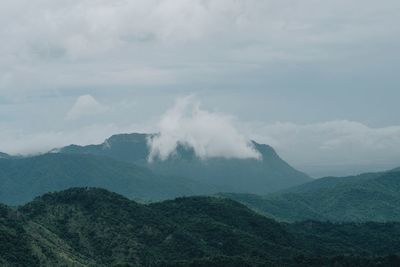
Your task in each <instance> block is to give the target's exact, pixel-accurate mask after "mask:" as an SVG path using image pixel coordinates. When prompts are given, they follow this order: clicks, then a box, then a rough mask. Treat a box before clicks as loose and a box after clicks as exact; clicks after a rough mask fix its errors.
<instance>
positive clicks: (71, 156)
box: [0, 134, 310, 205]
mask: <svg viewBox="0 0 400 267" xmlns="http://www.w3.org/2000/svg"><path fill="white" fill-rule="evenodd" d="M149 136H150V135H146V134H122V135H115V136H112V137H110V138H109V139H107V140H106V141H105V142H104V143H103V144H101V145H89V146H76V145H71V146H67V147H64V148H61V149H54V150H52V151H50V152H49V153H47V154H44V155H38V156H32V157H9V156H8V157H3V158H0V202H2V203H5V204H8V205H20V204H23V203H26V202H28V201H30V200H32V199H33V198H34V197H35V196H38V195H41V194H44V193H46V192H52V191H58V190H63V189H67V188H70V187H80V186H92V187H102V188H105V189H108V190H111V191H113V192H116V193H119V194H122V195H124V196H126V197H129V198H131V199H142V200H144V201H156V200H163V199H169V198H174V197H178V196H190V195H206V194H215V193H217V192H240V193H256V194H266V193H268V192H274V191H277V190H280V189H283V188H288V187H290V186H293V185H298V184H301V183H303V182H305V181H310V178H309V177H308V176H307V175H305V174H304V173H301V172H299V171H297V170H295V169H293V168H292V167H291V166H290V165H288V164H287V163H286V162H284V161H283V160H282V159H280V158H279V156H278V155H277V154H276V153H275V151H274V150H273V149H272V148H271V147H269V146H267V145H260V144H257V143H254V146H255V148H256V149H257V150H258V151H259V152H260V153H261V154H262V156H263V159H262V160H252V159H244V160H240V159H223V158H213V159H207V160H201V159H199V158H197V157H196V156H195V154H194V152H193V151H192V150H191V149H190V148H186V147H183V146H180V147H178V152H177V153H176V154H175V155H174V156H173V157H171V158H169V159H168V160H166V161H155V162H152V163H149V162H148V160H147V158H148V154H149V148H148V145H147V138H148V137H149Z"/></svg>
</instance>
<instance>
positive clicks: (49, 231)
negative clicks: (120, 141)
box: [0, 188, 400, 267]
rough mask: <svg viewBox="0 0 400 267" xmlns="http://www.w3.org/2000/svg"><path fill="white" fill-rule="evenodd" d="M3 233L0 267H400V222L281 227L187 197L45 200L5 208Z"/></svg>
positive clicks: (242, 210)
mask: <svg viewBox="0 0 400 267" xmlns="http://www.w3.org/2000/svg"><path fill="white" fill-rule="evenodd" d="M0 233H1V234H0V248H1V249H0V264H1V265H4V266H288V267H291V266H321V265H323V266H325V265H326V266H376V265H374V264H376V263H380V264H384V265H382V266H396V264H398V263H399V262H400V258H399V257H397V256H395V255H393V256H388V255H390V254H392V253H396V252H397V251H398V244H399V242H400V224H396V223H388V224H383V223H368V224H332V223H320V222H312V221H308V222H304V223H298V224H285V223H278V222H275V221H274V220H271V219H268V218H265V217H263V216H261V215H258V214H256V213H254V212H253V211H251V210H250V209H248V208H246V207H245V206H244V205H242V204H239V203H237V202H235V201H232V200H229V199H223V198H211V197H189V198H178V199H175V200H170V201H165V202H160V203H153V204H150V205H143V204H139V203H136V202H134V201H131V200H128V199H127V198H125V197H123V196H121V195H118V194H115V193H111V192H108V191H106V190H103V189H95V188H73V189H68V190H65V191H62V192H58V193H50V194H45V195H43V196H41V197H38V198H36V199H35V200H34V201H32V202H30V203H28V204H26V205H24V206H22V207H20V208H18V209H17V210H12V209H10V208H9V207H6V206H0ZM316 242H317V243H318V246H316V245H315V244H316ZM337 255H346V256H341V257H336V256H337ZM367 264H368V265H367ZM388 264H391V265H388Z"/></svg>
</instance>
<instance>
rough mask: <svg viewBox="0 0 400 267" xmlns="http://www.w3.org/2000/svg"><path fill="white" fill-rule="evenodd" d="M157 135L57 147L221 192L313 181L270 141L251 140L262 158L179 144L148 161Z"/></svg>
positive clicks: (266, 189)
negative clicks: (212, 153) (206, 152)
mask: <svg viewBox="0 0 400 267" xmlns="http://www.w3.org/2000/svg"><path fill="white" fill-rule="evenodd" d="M155 136H156V135H150V134H137V133H133V134H122V135H114V136H112V137H110V138H108V139H107V140H106V141H105V142H104V143H102V144H99V145H89V146H76V145H70V146H67V147H64V148H61V149H57V150H56V152H58V153H66V154H93V155H99V156H107V157H110V158H113V159H116V160H120V161H126V162H134V163H136V164H139V165H141V166H144V167H147V168H149V169H151V170H153V171H154V172H155V173H158V174H162V175H170V176H181V177H186V178H189V179H191V180H195V181H199V182H202V183H206V184H209V185H212V186H214V187H217V189H218V190H219V191H221V192H241V193H256V194H266V193H269V192H274V191H278V190H281V189H284V188H288V187H291V186H295V185H299V184H301V183H304V182H307V181H311V178H309V177H308V176H307V175H306V174H304V173H302V172H300V171H297V170H296V169H294V168H293V167H291V166H290V165H289V164H288V163H286V162H285V161H283V160H282V159H281V158H280V157H279V156H278V155H277V153H276V152H275V151H274V149H273V148H272V147H270V146H268V145H263V144H258V143H256V142H254V141H253V142H251V145H252V147H253V149H254V150H255V151H256V152H257V153H259V155H260V158H259V159H258V158H244V159H241V158H224V157H209V158H204V159H202V158H199V157H198V156H197V155H196V153H195V151H194V149H193V148H192V147H190V146H187V145H185V144H178V146H177V148H176V151H175V152H174V153H173V154H171V155H170V156H169V157H168V158H166V159H165V160H162V159H158V158H155V159H154V160H152V161H151V162H150V161H149V155H150V148H149V145H148V142H149V140H151V138H154V137H155Z"/></svg>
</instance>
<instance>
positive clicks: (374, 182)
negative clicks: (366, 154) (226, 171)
mask: <svg viewBox="0 0 400 267" xmlns="http://www.w3.org/2000/svg"><path fill="white" fill-rule="evenodd" d="M399 192H400V172H399V171H397V170H392V171H389V172H385V173H368V174H363V175H359V176H352V177H342V178H334V177H328V178H322V179H319V180H316V181H313V182H310V183H307V184H304V185H301V186H298V187H294V188H291V189H289V190H286V191H283V192H280V193H275V194H270V195H267V196H257V195H250V194H224V196H225V197H229V198H232V199H235V200H237V201H240V202H242V203H244V204H246V205H248V206H249V207H251V208H253V209H254V210H256V211H258V212H260V213H262V214H264V215H266V216H268V217H271V218H275V219H277V220H281V221H289V222H291V221H302V220H309V219H312V220H320V221H336V222H341V221H354V222H364V221H377V222H387V221H400V194H399Z"/></svg>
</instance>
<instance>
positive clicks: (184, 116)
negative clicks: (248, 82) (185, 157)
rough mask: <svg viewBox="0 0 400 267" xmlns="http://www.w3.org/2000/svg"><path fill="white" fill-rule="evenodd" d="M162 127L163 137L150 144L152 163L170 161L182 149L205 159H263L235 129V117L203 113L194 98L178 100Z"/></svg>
mask: <svg viewBox="0 0 400 267" xmlns="http://www.w3.org/2000/svg"><path fill="white" fill-rule="evenodd" d="M158 127H159V134H158V135H157V136H155V137H153V138H151V139H150V140H149V146H150V155H149V161H152V160H154V159H156V158H158V159H161V160H166V159H167V158H168V157H169V156H171V155H172V154H174V153H175V152H176V149H177V146H178V145H183V146H187V147H190V148H193V150H194V152H195V154H196V155H197V156H198V157H199V158H201V159H206V158H213V157H223V158H240V159H245V158H254V159H260V157H261V155H260V154H259V153H258V152H257V151H256V150H255V149H254V148H253V147H252V145H251V143H250V142H249V140H248V139H246V138H245V136H244V135H242V134H241V133H240V132H239V131H238V130H237V129H236V128H235V127H234V125H233V122H232V118H231V117H229V116H227V115H224V114H221V113H216V112H209V111H206V110H203V109H201V108H200V103H199V102H198V101H196V99H195V98H194V97H193V96H189V97H184V98H179V99H177V100H176V102H175V105H174V107H172V108H171V109H169V110H168V111H167V112H166V113H165V114H164V115H163V116H162V118H161V121H160V122H159V125H158Z"/></svg>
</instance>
